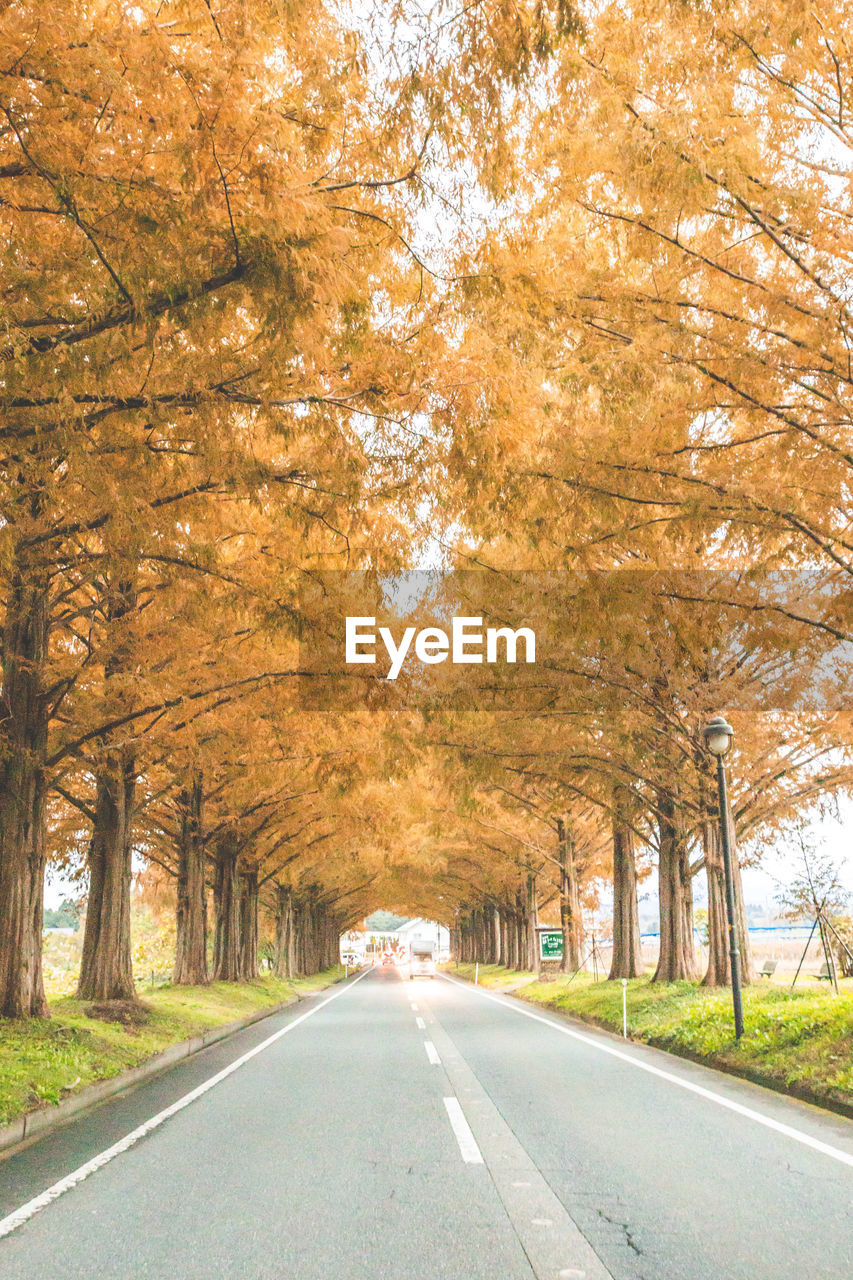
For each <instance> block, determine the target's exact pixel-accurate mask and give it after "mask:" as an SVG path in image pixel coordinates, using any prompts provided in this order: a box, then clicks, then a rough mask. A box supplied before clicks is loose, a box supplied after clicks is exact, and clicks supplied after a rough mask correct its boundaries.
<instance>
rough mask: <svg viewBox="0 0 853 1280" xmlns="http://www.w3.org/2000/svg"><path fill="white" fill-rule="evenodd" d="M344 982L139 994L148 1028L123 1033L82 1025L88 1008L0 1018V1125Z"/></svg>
mask: <svg viewBox="0 0 853 1280" xmlns="http://www.w3.org/2000/svg"><path fill="white" fill-rule="evenodd" d="M343 975H344V970H343V967H342V966H340V965H338V966H336V967H335V968H333V969H327V970H326V971H325V972H324V973H320V974H315V975H314V976H313V977H310V978H298V979H295V980H294V981H293V982H284V981H282V980H281V979H280V978H273V977H264V978H259V979H257V980H256V981H254V982H212V983H211V984H210V985H209V986H206V987H173V986H163V987H158V988H157V989H155V990H152V991H144V990H143V991H142V992H141V993H140V994H141V1000H142V1003H143V1004H144V1005H145V1006H146V1008H147V1009H148V1011H149V1017H148V1020H147V1022H146V1023H145V1024H144V1025H143V1026H139V1027H125V1026H123V1025H122V1024H121V1023H117V1022H105V1021H101V1020H100V1019H95V1018H88V1017H87V1016H86V1014H85V1012H84V1010H85V1009H86V1008H87V1007H88V1006H89V1003H90V1002H89V1001H86V1000H75V999H73V997H71V996H64V997H62V998H61V999H57V1000H53V1001H51V1015H52V1016H51V1017H50V1018H35V1019H32V1020H29V1021H24V1022H13V1021H9V1020H7V1019H0V1124H5V1123H7V1122H8V1121H9V1120H14V1119H15V1118H16V1117H17V1116H20V1115H22V1114H23V1113H24V1112H26V1111H32V1110H33V1109H35V1108H36V1107H42V1106H45V1105H47V1104H50V1103H55V1102H59V1101H61V1100H62V1099H63V1098H66V1097H68V1096H69V1094H70V1093H71V1092H72V1091H73V1090H75V1089H79V1088H81V1087H82V1086H83V1085H87V1084H91V1083H92V1082H93V1081H94V1080H104V1079H107V1078H108V1077H110V1076H115V1075H118V1073H119V1072H120V1071H124V1070H126V1069H127V1068H128V1067H135V1066H136V1065H137V1064H138V1063H140V1062H143V1061H144V1060H145V1059H146V1058H150V1057H151V1056H152V1054H155V1053H159V1052H160V1050H161V1049H165V1048H167V1047H168V1045H170V1044H175V1043H177V1042H178V1041H180V1040H188V1039H189V1038H190V1037H192V1036H198V1035H201V1034H202V1033H203V1032H204V1031H208V1030H210V1029H211V1028H212V1027H219V1026H223V1025H224V1024H225V1023H228V1022H234V1021H236V1019H238V1018H243V1017H246V1016H247V1015H248V1014H252V1013H255V1012H256V1011H257V1010H260V1009H265V1008H271V1007H272V1006H273V1005H276V1004H279V1003H280V1002H281V1001H283V1000H287V999H288V998H289V997H290V996H293V995H307V994H309V993H310V992H312V991H319V990H321V989H322V988H323V987H326V986H329V984H330V983H332V982H335V981H336V980H337V979H338V978H342V977H343Z"/></svg>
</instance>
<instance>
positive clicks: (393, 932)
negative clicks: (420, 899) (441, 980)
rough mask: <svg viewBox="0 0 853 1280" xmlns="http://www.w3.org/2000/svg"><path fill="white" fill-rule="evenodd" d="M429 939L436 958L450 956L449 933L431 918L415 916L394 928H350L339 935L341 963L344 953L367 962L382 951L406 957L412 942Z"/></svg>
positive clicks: (359, 960)
mask: <svg viewBox="0 0 853 1280" xmlns="http://www.w3.org/2000/svg"><path fill="white" fill-rule="evenodd" d="M415 941H417V942H431V943H432V944H433V946H434V947H435V952H436V955H437V957H438V958H439V959H444V958H446V957H447V956H449V955H450V932H449V930H448V929H446V928H445V926H444V925H443V924H438V923H437V921H435V920H424V919H422V918H421V917H420V916H416V917H415V919H414V920H406V921H405V923H403V924H401V925H398V926H397V928H396V929H351V930H350V931H349V933H345V934H342V935H341V962H342V963H343V962H344V960H345V958H346V957H347V956H350V957H352V958H353V959H354V960H355V961H356V962H358V963H363V962H364V961H368V962H369V961H371V960H374V959H376V958H377V957H378V956H380V955H382V953H383V952H385V951H395V952H397V953H398V954H400V953H402V954H403V955H404V956H406V957H407V956H408V955H409V953H410V951H411V944H412V943H413V942H415Z"/></svg>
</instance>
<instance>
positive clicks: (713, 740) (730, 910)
mask: <svg viewBox="0 0 853 1280" xmlns="http://www.w3.org/2000/svg"><path fill="white" fill-rule="evenodd" d="M702 732H703V734H704V735H705V742H706V744H707V747H708V750H709V751H710V752H711V755H712V756H716V758H717V794H718V797H719V802H720V838H721V840H722V844H723V867H724V869H725V875H726V914H727V916H728V920H729V957H730V959H731V970H732V1004H733V1005H734V1011H735V1039H737V1040H740V1038H741V1036H742V1035H743V1001H742V999H741V991H740V949H739V948H738V944H737V921H736V918H735V883H734V878H733V876H732V850H731V842H730V840H729V802H728V796H727V794H726V766H725V764H724V763H723V757H724V756H725V754H726V752H727V751H728V749H729V747H730V746H731V745H732V738H733V737H734V732H735V731H734V729H733V728H732V726H731V725H730V724H728V723H727V722H726V720H725V719H724V718H723V716H714V718H713V720H711V721H709V723H708V724H706V725H705V728H704V729H703V730H702Z"/></svg>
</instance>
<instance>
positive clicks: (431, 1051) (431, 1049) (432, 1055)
mask: <svg viewBox="0 0 853 1280" xmlns="http://www.w3.org/2000/svg"><path fill="white" fill-rule="evenodd" d="M424 1048H425V1049H426V1056H427V1057H428V1058H429V1060H430V1062H431V1063H432V1065H433V1066H434V1067H440V1066H441V1058H439V1056H438V1050H437V1049H436V1047H435V1045H434V1044H433V1042H432V1041H431V1040H424Z"/></svg>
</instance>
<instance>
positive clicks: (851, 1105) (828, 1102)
mask: <svg viewBox="0 0 853 1280" xmlns="http://www.w3.org/2000/svg"><path fill="white" fill-rule="evenodd" d="M447 973H448V975H449V976H450V977H452V978H455V979H456V981H457V982H467V983H468V985H469V986H471V987H473V986H474V985H475V984H474V983H473V982H472V981H471V979H470V978H464V977H463V976H462V975H461V974H459V973H455V972H452V971H451V970H450V969H448V970H447ZM535 980H536V979H535V978H534V979H532V981H534V982H535ZM480 985H481V986H482V984H480ZM519 985H521V986H525V985H527V984H526V983H522V984H519ZM482 990H483V991H490V992H491V993H492V994H493V995H496V996H507V997H508V998H509V999H511V1000H518V1001H519V1002H520V1003H521V1004H526V1005H529V1006H530V1008H531V1009H539V1010H540V1011H541V1012H543V1013H550V1014H551V1016H552V1017H554V1018H559V1019H560V1020H561V1021H563V1022H572V1023H574V1024H575V1026H577V1027H578V1028H581V1027H593V1028H594V1029H595V1030H596V1031H600V1032H602V1033H603V1034H604V1035H606V1036H609V1037H610V1039H611V1040H615V1041H617V1043H619V1044H625V1040H624V1038H623V1036H622V1033H621V1031H619V1030H618V1029H617V1028H616V1027H613V1026H611V1025H609V1024H608V1023H606V1022H604V1021H599V1020H598V1019H597V1018H595V1017H584V1016H583V1014H580V1013H569V1012H567V1010H565V1009H556V1008H555V1007H554V1006H553V1005H549V1004H545V1003H544V1002H543V1001H542V1000H530V999H528V997H527V996H525V995H522V993H521V992H520V991H519V989H518V987H516V986H513V987H511V988H507V987H485V986H482ZM628 1044H636V1045H641V1046H642V1045H646V1046H648V1047H649V1048H650V1049H657V1051H658V1053H666V1054H668V1055H669V1056H670V1057H671V1058H681V1059H682V1060H683V1061H685V1062H695V1063H696V1065H697V1066H699V1067H707V1068H709V1069H710V1070H711V1071H718V1072H719V1073H720V1075H724V1076H733V1077H734V1078H735V1079H736V1080H746V1081H747V1083H749V1084H757V1085H758V1086H759V1087H760V1088H762V1089H767V1090H769V1091H770V1092H771V1093H778V1094H781V1095H782V1097H785V1098H794V1099H795V1100H796V1101H797V1102H805V1103H807V1104H808V1105H809V1106H811V1107H815V1108H816V1109H817V1110H819V1111H829V1112H832V1113H833V1114H834V1115H839V1116H844V1117H845V1118H846V1119H847V1120H853V1102H845V1101H843V1100H842V1099H841V1098H834V1097H832V1096H831V1095H830V1094H825V1093H821V1091H820V1090H819V1089H809V1088H808V1087H807V1086H806V1085H798V1084H786V1083H785V1082H784V1081H783V1080H780V1079H779V1077H778V1076H773V1075H770V1074H769V1073H765V1072H763V1071H761V1070H760V1068H753V1067H747V1066H743V1067H740V1066H738V1065H737V1064H736V1063H729V1062H726V1061H725V1060H723V1059H720V1058H716V1057H714V1056H713V1055H709V1056H707V1057H704V1056H703V1055H702V1054H700V1053H691V1052H690V1051H689V1050H687V1049H674V1048H673V1047H672V1045H669V1044H663V1043H661V1042H660V1041H659V1040H656V1039H655V1038H654V1037H652V1038H651V1039H649V1040H641V1039H639V1038H638V1037H637V1036H632V1035H629V1036H628Z"/></svg>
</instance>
